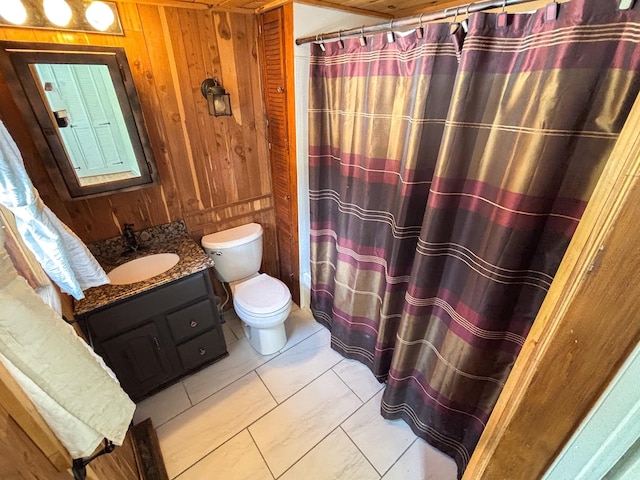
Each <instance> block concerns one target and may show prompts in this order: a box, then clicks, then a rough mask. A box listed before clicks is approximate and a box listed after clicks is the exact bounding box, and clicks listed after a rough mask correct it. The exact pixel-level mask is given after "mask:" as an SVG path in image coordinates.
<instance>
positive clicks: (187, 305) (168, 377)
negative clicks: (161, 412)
mask: <svg viewBox="0 0 640 480" xmlns="http://www.w3.org/2000/svg"><path fill="white" fill-rule="evenodd" d="M79 322H80V325H81V326H82V328H83V330H84V332H85V334H86V335H87V338H88V339H89V341H90V343H91V344H92V346H93V348H94V350H95V351H96V353H98V355H100V356H102V358H103V359H104V360H105V362H106V363H107V365H109V366H110V367H111V369H112V370H113V371H114V373H115V374H116V376H117V377H118V380H119V381H120V384H121V385H122V388H123V389H124V390H125V391H126V392H127V393H128V394H129V396H130V397H131V399H132V400H134V401H138V400H140V399H142V398H144V397H146V396H148V395H150V394H151V393H154V392H155V391H157V390H159V389H160V388H162V387H164V386H166V385H168V384H169V383H172V382H175V381H177V380H178V379H180V378H182V377H184V376H185V375H187V374H188V373H191V372H193V371H195V370H197V369H199V368H201V367H203V366H205V365H208V364H209V363H211V362H213V361H214V360H217V359H219V358H221V357H223V356H225V355H226V354H227V347H226V344H225V340H224V335H223V333H222V327H221V325H220V317H219V315H218V310H217V308H216V305H215V301H214V296H213V290H212V288H211V280H210V277H209V273H208V271H206V270H205V271H200V272H197V273H194V274H192V275H189V276H187V277H184V278H181V279H179V280H175V281H173V282H171V283H169V284H166V285H162V286H159V287H156V288H154V289H152V290H149V291H147V292H144V293H141V294H139V295H135V296H133V297H131V298H128V299H124V300H121V301H119V302H117V303H115V304H112V305H107V306H105V307H103V308H101V309H98V310H94V311H91V312H89V313H86V314H84V315H82V316H80V318H79Z"/></svg>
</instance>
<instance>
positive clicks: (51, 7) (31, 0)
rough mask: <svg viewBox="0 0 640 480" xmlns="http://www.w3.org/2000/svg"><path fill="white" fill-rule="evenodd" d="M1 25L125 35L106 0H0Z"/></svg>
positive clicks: (110, 3) (113, 5)
mask: <svg viewBox="0 0 640 480" xmlns="http://www.w3.org/2000/svg"><path fill="white" fill-rule="evenodd" d="M0 25H5V26H8V27H22V28H39V29H47V30H66V31H76V32H91V33H108V34H110V35H124V31H123V30H122V25H121V24H120V18H119V17H118V7H117V6H116V4H115V2H113V1H108V0H104V1H103V0H0Z"/></svg>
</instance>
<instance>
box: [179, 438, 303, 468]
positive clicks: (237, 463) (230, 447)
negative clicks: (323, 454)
mask: <svg viewBox="0 0 640 480" xmlns="http://www.w3.org/2000/svg"><path fill="white" fill-rule="evenodd" d="M214 472H215V473H214ZM213 478H215V479H220V480H273V476H272V475H271V472H269V469H268V468H267V465H266V464H265V463H264V460H263V459H262V456H261V455H260V452H259V451H258V448H257V447H256V445H255V443H253V440H252V439H251V435H249V432H247V431H246V430H243V431H242V432H240V433H239V434H238V435H236V436H235V437H233V438H232V439H231V440H229V441H228V442H227V443H225V444H224V445H222V446H220V447H218V448H217V449H216V450H214V451H213V452H212V453H210V454H209V455H207V456H206V457H204V458H203V459H202V460H200V461H199V462H198V463H196V464H195V465H194V466H193V467H191V468H190V469H189V470H187V471H186V472H184V473H183V474H182V475H180V476H179V477H178V479H177V480H205V479H213ZM301 478H302V477H301Z"/></svg>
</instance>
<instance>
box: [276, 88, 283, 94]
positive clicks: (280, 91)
mask: <svg viewBox="0 0 640 480" xmlns="http://www.w3.org/2000/svg"><path fill="white" fill-rule="evenodd" d="M276 92H278V93H283V92H284V88H282V87H278V88H276Z"/></svg>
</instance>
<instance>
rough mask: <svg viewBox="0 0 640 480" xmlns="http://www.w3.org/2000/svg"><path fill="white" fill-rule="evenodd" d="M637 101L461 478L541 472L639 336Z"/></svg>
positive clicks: (639, 111) (639, 149) (639, 141)
mask: <svg viewBox="0 0 640 480" xmlns="http://www.w3.org/2000/svg"><path fill="white" fill-rule="evenodd" d="M639 174H640V99H637V100H636V102H635V105H634V106H633V108H632V110H631V113H630V115H629V118H628V119H627V122H626V124H625V126H624V128H623V130H622V132H621V134H620V137H619V139H618V142H617V143H616V146H615V148H614V150H613V152H612V154H611V156H610V159H609V162H608V163H607V165H606V167H605V169H604V172H603V174H602V176H601V178H600V180H599V182H598V184H597V186H596V189H595V191H594V193H593V195H592V197H591V200H590V201H589V204H588V206H587V209H586V211H585V214H584V216H583V218H582V220H581V221H580V224H579V226H578V229H577V231H576V233H575V235H574V237H573V240H572V241H571V244H570V245H569V249H568V250H567V253H566V255H565V257H564V259H563V261H562V264H561V265H560V268H559V270H558V273H557V274H556V277H555V279H554V281H553V284H552V285H551V289H550V290H549V293H548V294H547V297H546V299H545V301H544V303H543V305H542V307H541V309H540V312H539V313H538V316H537V318H536V321H535V323H534V325H533V328H532V330H531V332H530V334H529V336H528V337H527V340H526V342H525V345H524V346H523V349H522V352H521V353H520V356H519V357H518V359H517V361H516V363H515V365H514V368H513V371H512V372H511V375H510V376H509V379H508V380H507V383H506V385H505V388H504V390H503V392H502V395H501V396H500V398H499V399H498V403H497V404H496V407H495V409H494V411H493V413H492V415H491V418H490V419H489V422H488V424H487V427H486V429H485V430H484V433H483V435H482V437H481V438H480V442H479V443H478V446H477V448H476V450H475V452H474V454H473V456H472V457H471V461H470V463H469V466H468V468H467V470H466V471H465V474H464V477H463V480H481V479H487V480H489V479H492V480H494V479H509V480H518V479H522V480H525V479H526V480H531V479H534V478H541V477H542V475H543V474H544V473H545V471H546V470H547V468H548V467H549V466H550V465H551V463H552V462H553V460H554V458H555V457H556V456H557V455H558V454H559V453H560V451H561V449H562V447H563V445H564V444H565V443H566V442H567V441H568V440H569V438H570V437H571V435H572V433H573V432H574V431H575V430H576V429H577V427H578V426H579V425H580V422H581V421H582V419H583V418H584V417H585V416H586V415H587V414H588V412H589V410H590V409H591V408H592V407H593V405H594V404H595V403H596V401H597V400H598V398H599V397H600V395H601V394H602V393H603V392H604V390H605V389H606V387H607V385H608V384H609V382H610V381H611V379H612V378H613V376H614V375H615V373H616V371H617V370H618V368H619V367H620V365H621V364H622V363H623V362H624V360H625V359H626V358H627V356H628V355H629V354H630V352H631V351H632V350H633V348H634V346H635V345H636V344H637V343H638V340H639V339H640V322H639V321H637V312H638V310H639V309H640V282H638V279H637V277H638V274H637V272H638V271H640V246H639V244H638V241H637V239H638V236H639V235H640V209H638V208H637V207H636V206H637V205H638V204H640V190H639V189H638V187H637V180H638V175H639Z"/></svg>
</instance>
